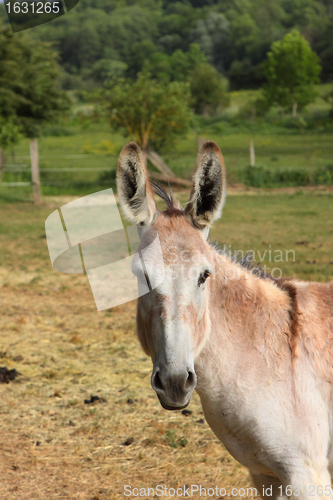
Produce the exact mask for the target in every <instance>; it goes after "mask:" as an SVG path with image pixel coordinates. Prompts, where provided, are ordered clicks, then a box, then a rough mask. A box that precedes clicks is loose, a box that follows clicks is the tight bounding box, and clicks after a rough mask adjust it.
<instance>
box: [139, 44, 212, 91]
mask: <svg viewBox="0 0 333 500" xmlns="http://www.w3.org/2000/svg"><path fill="white" fill-rule="evenodd" d="M205 63H207V58H206V56H205V54H204V53H203V52H202V51H201V50H200V47H199V45H198V44H195V43H193V44H191V45H190V48H189V50H188V51H187V52H183V51H182V50H181V49H177V50H175V52H173V54H171V55H168V54H160V53H158V52H157V53H155V54H154V55H153V56H152V58H151V60H150V61H149V62H147V64H146V65H145V68H144V70H145V71H146V72H148V73H150V74H151V75H152V76H153V77H154V78H157V79H158V80H165V81H180V82H184V81H188V78H189V75H190V73H191V71H193V69H194V68H196V67H198V66H200V65H202V64H205Z"/></svg>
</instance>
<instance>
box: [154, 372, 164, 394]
mask: <svg viewBox="0 0 333 500" xmlns="http://www.w3.org/2000/svg"><path fill="white" fill-rule="evenodd" d="M153 386H154V389H155V391H156V390H159V391H163V390H164V387H163V384H162V381H161V379H160V376H159V374H158V372H156V373H155V375H154V378H153Z"/></svg>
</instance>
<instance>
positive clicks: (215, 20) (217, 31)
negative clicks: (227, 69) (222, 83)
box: [191, 12, 229, 71]
mask: <svg viewBox="0 0 333 500" xmlns="http://www.w3.org/2000/svg"><path fill="white" fill-rule="evenodd" d="M191 38H192V40H193V41H195V42H196V43H198V44H199V46H200V48H201V50H202V51H203V52H204V53H205V54H206V56H207V58H208V60H209V62H211V63H212V64H214V66H215V67H216V68H218V69H219V70H220V71H223V70H224V55H225V53H226V52H227V51H226V49H227V45H228V41H229V21H228V20H227V19H226V17H225V15H223V14H219V13H217V12H210V13H209V14H208V16H207V17H205V18H204V19H200V20H199V21H198V22H197V24H196V26H195V28H194V29H193V30H192V32H191Z"/></svg>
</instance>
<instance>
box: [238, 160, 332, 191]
mask: <svg viewBox="0 0 333 500" xmlns="http://www.w3.org/2000/svg"><path fill="white" fill-rule="evenodd" d="M237 173H238V182H242V183H244V184H245V185H247V186H252V187H256V188H275V187H297V186H310V185H313V186H318V185H333V165H327V167H323V168H318V169H317V170H315V171H314V172H310V171H307V170H304V169H301V168H293V169H283V168H277V169H270V168H267V167H264V166H257V167H250V166H247V167H245V168H240V169H239V170H238V172H237Z"/></svg>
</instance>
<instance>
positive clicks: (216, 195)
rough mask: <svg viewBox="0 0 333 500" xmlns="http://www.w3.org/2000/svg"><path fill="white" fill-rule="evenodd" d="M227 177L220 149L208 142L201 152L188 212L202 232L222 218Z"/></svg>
mask: <svg viewBox="0 0 333 500" xmlns="http://www.w3.org/2000/svg"><path fill="white" fill-rule="evenodd" d="M225 192H226V175H225V168H224V160H223V156H222V153H221V151H220V148H219V147H218V145H217V144H216V143H215V142H213V141H206V142H205V143H204V144H203V146H202V148H201V149H200V151H199V156H198V161H197V166H196V169H195V171H194V175H193V188H192V192H191V196H190V200H189V202H188V204H187V206H186V212H187V213H188V214H190V215H191V217H192V219H193V222H194V224H195V225H196V226H197V227H198V228H199V229H201V230H203V229H209V227H210V226H211V225H212V223H213V222H214V221H215V220H216V219H219V218H220V217H221V213H222V208H223V205H224V201H225Z"/></svg>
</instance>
